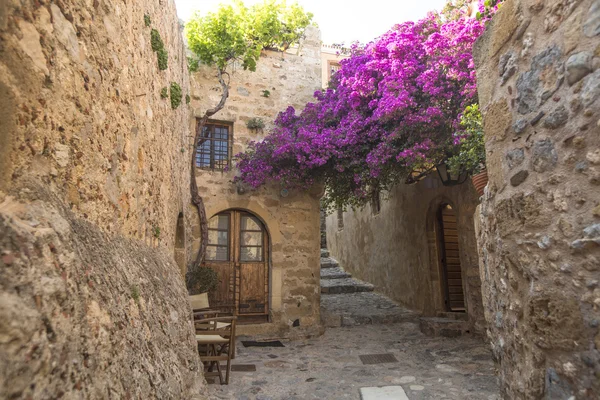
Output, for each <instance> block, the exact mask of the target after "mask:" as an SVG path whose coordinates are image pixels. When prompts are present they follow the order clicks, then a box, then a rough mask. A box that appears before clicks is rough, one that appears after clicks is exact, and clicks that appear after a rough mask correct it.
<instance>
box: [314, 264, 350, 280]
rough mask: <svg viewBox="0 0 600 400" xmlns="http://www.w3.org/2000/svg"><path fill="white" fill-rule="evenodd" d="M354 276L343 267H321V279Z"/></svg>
mask: <svg viewBox="0 0 600 400" xmlns="http://www.w3.org/2000/svg"><path fill="white" fill-rule="evenodd" d="M343 278H352V275H351V274H349V273H347V272H346V271H344V270H343V269H342V268H341V267H336V268H323V269H321V279H343Z"/></svg>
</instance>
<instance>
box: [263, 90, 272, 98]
mask: <svg viewBox="0 0 600 400" xmlns="http://www.w3.org/2000/svg"><path fill="white" fill-rule="evenodd" d="M270 95H271V92H269V91H268V90H266V89H265V90H263V91H262V95H261V96H262V97H269V96H270Z"/></svg>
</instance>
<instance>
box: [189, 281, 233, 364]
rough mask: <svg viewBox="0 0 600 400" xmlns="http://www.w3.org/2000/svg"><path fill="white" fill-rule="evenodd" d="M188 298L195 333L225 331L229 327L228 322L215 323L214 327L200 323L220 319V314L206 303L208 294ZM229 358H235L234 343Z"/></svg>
mask: <svg viewBox="0 0 600 400" xmlns="http://www.w3.org/2000/svg"><path fill="white" fill-rule="evenodd" d="M189 298H190V305H191V307H192V312H193V315H194V328H195V329H196V332H199V331H203V330H210V329H213V328H216V329H225V328H227V327H229V326H230V325H231V322H227V321H228V320H223V321H216V323H215V324H214V325H215V326H213V324H211V323H208V322H204V321H202V320H206V319H207V318H217V317H220V314H221V313H222V312H221V311H219V310H211V309H210V304H209V302H208V293H200V294H195V295H193V296H189ZM231 358H235V342H234V346H233V348H232V355H231Z"/></svg>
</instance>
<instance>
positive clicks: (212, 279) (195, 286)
mask: <svg viewBox="0 0 600 400" xmlns="http://www.w3.org/2000/svg"><path fill="white" fill-rule="evenodd" d="M190 275H191V276H189V277H188V291H189V292H190V294H198V293H209V292H212V291H213V290H215V289H216V288H217V287H218V286H219V283H220V280H219V275H218V274H217V272H216V271H215V270H214V269H212V268H209V267H200V268H198V269H197V271H196V273H194V274H190Z"/></svg>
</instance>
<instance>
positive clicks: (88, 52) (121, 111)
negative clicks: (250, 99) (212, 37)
mask: <svg viewBox="0 0 600 400" xmlns="http://www.w3.org/2000/svg"><path fill="white" fill-rule="evenodd" d="M145 14H147V16H148V17H149V21H145V18H144V15H145ZM146 22H149V25H150V26H147V24H146ZM151 28H155V29H157V31H158V32H159V33H160V35H161V36H162V40H163V42H164V44H165V49H166V50H167V52H168V68H167V69H166V70H164V71H160V70H159V68H158V63H157V55H156V53H155V52H153V51H152V49H151V46H150V30H151ZM185 59H186V58H185V52H184V46H183V41H182V38H181V35H180V30H179V25H178V22H177V18H176V13H175V6H174V4H173V2H172V1H170V0H169V1H167V0H143V1H135V2H122V1H117V0H97V1H87V0H86V1H83V0H62V1H56V2H51V1H44V0H37V1H33V0H29V1H28V0H22V1H17V0H7V1H2V2H0V203H1V205H0V221H1V224H2V227H1V228H0V232H1V233H0V240H1V241H2V245H1V252H2V254H1V258H0V267H1V274H2V277H1V284H0V285H1V286H0V287H1V291H0V298H1V300H0V319H1V320H2V321H4V322H3V323H2V324H1V328H0V337H1V338H2V340H0V360H1V361H0V397H2V398H36V399H37V398H40V399H41V398H58V397H61V396H66V397H69V398H72V397H82V398H131V397H135V398H192V397H194V396H196V395H199V393H200V392H201V389H202V387H203V383H204V380H203V378H202V374H201V372H199V360H198V356H197V352H196V350H195V341H194V336H193V329H192V326H191V323H190V312H189V305H188V303H187V296H186V291H185V286H184V282H183V279H182V277H181V274H180V271H179V269H178V268H177V266H176V265H175V263H174V262H173V254H174V246H175V230H176V225H177V217H178V215H179V213H180V212H183V213H184V215H185V219H187V220H188V221H189V219H190V214H189V212H188V211H187V210H186V207H184V205H187V204H188V203H189V182H188V176H189V175H188V174H189V169H188V168H189V166H188V165H189V163H188V157H189V156H190V152H189V147H188V146H187V144H188V143H189V139H188V138H189V135H190V130H189V120H190V114H189V111H188V108H187V107H186V106H185V101H183V103H182V105H181V106H179V108H177V109H175V110H173V109H172V108H171V105H170V102H169V100H168V99H167V100H165V99H162V98H161V96H160V91H161V88H163V87H166V86H169V85H170V83H171V82H176V83H177V84H179V85H180V86H181V87H182V88H183V95H184V96H185V94H187V93H189V89H188V88H189V82H188V80H189V79H188V74H187V70H186V66H185ZM190 225H191V224H190V223H188V224H187V226H188V227H189V226H190ZM188 230H189V228H188ZM188 236H189V235H188ZM188 242H190V241H189V240H188ZM187 247H188V249H189V247H190V246H189V244H188V245H187ZM187 257H188V258H189V256H187ZM9 321H10V323H9Z"/></svg>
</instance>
